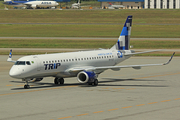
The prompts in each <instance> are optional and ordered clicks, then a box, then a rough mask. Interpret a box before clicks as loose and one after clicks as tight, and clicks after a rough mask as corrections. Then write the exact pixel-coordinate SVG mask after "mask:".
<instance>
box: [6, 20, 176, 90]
mask: <svg viewBox="0 0 180 120" xmlns="http://www.w3.org/2000/svg"><path fill="white" fill-rule="evenodd" d="M131 26H132V16H128V17H127V19H126V22H125V24H124V27H123V29H122V31H121V34H120V36H119V39H118V41H117V43H116V44H115V45H114V46H112V47H111V48H110V49H99V50H89V51H79V52H67V53H55V54H41V55H30V56H24V57H21V58H19V59H18V60H17V61H14V60H12V49H11V50H10V53H9V58H8V59H7V61H8V62H13V63H15V64H14V65H13V66H12V68H11V69H10V71H9V75H10V76H11V77H13V78H17V79H22V81H25V85H24V88H25V89H27V88H30V86H29V85H28V82H29V81H32V80H34V81H41V80H42V79H43V78H45V77H54V84H61V85H63V84H64V78H68V77H77V80H78V82H80V83H87V84H89V85H93V86H97V85H98V79H97V78H98V75H99V74H100V73H102V72H104V71H105V70H107V69H111V70H114V71H119V70H120V69H121V68H134V69H141V67H145V66H161V65H167V64H169V63H170V61H171V60H172V58H173V56H174V54H175V53H173V55H172V56H171V58H170V59H169V61H168V62H166V63H160V64H142V65H122V66H115V65H117V64H118V63H120V62H122V61H124V60H126V59H128V58H130V57H131V56H132V55H136V54H142V53H149V52H154V51H155V50H152V51H145V52H135V51H133V50H129V43H130V34H131Z"/></svg>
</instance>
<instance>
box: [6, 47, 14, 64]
mask: <svg viewBox="0 0 180 120" xmlns="http://www.w3.org/2000/svg"><path fill="white" fill-rule="evenodd" d="M7 61H8V62H13V63H15V62H16V61H13V60H12V49H11V50H10V53H9V57H8V59H7Z"/></svg>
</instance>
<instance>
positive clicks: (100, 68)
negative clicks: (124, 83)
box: [67, 52, 175, 72]
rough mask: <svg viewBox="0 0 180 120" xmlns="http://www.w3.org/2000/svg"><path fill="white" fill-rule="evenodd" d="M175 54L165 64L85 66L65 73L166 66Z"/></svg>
mask: <svg viewBox="0 0 180 120" xmlns="http://www.w3.org/2000/svg"><path fill="white" fill-rule="evenodd" d="M174 54H175V52H174V53H173V55H172V56H171V58H170V59H169V60H168V62H166V63H159V64H143V65H123V66H103V67H93V66H86V67H83V68H80V67H79V68H71V69H68V70H67V72H80V71H84V70H85V71H97V70H107V69H118V68H134V69H141V67H148V66H161V65H167V64H169V63H170V62H171V60H172V58H173V56H174Z"/></svg>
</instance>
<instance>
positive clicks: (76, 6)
mask: <svg viewBox="0 0 180 120" xmlns="http://www.w3.org/2000/svg"><path fill="white" fill-rule="evenodd" d="M80 4H81V3H80V0H78V2H77V3H73V4H72V6H71V8H73V9H79V8H80Z"/></svg>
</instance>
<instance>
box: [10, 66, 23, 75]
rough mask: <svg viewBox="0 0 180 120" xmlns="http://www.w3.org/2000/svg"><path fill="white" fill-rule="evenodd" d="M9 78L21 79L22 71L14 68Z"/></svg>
mask: <svg viewBox="0 0 180 120" xmlns="http://www.w3.org/2000/svg"><path fill="white" fill-rule="evenodd" d="M9 76H11V77H13V78H20V76H21V71H20V69H18V68H16V67H12V68H11V70H10V71H9Z"/></svg>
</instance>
